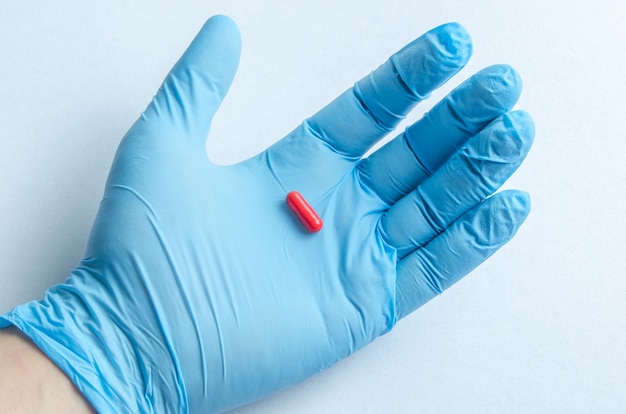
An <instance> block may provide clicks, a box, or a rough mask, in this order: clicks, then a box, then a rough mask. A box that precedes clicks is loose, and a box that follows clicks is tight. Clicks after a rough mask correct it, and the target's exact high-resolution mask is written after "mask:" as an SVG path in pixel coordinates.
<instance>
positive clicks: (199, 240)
mask: <svg viewBox="0 0 626 414" xmlns="http://www.w3.org/2000/svg"><path fill="white" fill-rule="evenodd" d="M239 48H240V40H239V34H238V31H237V30H236V27H235V25H234V24H233V23H232V21H230V20H229V19H228V18H226V17H223V16H217V17H215V18H212V19H211V20H209V22H207V24H206V25H205V27H204V28H203V30H202V31H201V32H200V34H199V35H198V36H197V38H196V39H195V40H194V42H193V43H192V44H191V46H190V47H189V49H188V50H187V52H186V53H185V55H184V56H183V57H182V58H181V60H180V61H179V62H178V63H177V64H176V66H175V67H174V68H173V69H172V72H171V73H170V74H169V75H168V77H167V78H166V80H165V81H164V83H163V86H162V87H161V89H160V90H159V92H158V93H157V95H156V96H155V97H154V99H153V101H152V103H151V104H150V105H149V107H148V108H147V109H146V111H145V112H144V113H143V114H142V115H141V117H140V118H139V120H138V121H137V122H136V123H135V124H134V125H133V127H132V128H131V129H130V131H129V132H128V133H127V135H126V136H125V137H124V139H123V140H122V142H121V144H120V147H119V150H118V152H117V154H116V157H115V160H114V162H113V166H112V168H111V173H110V175H109V179H108V181H107V184H106V188H105V193H104V197H103V199H102V203H101V205H100V209H99V211H98V214H97V217H96V220H95V223H94V226H93V229H92V233H91V236H90V240H89V244H88V247H87V251H86V254H85V258H84V259H83V260H82V261H81V263H80V264H79V265H78V266H77V267H76V269H75V270H74V271H73V272H72V274H71V276H70V277H69V278H68V279H67V281H66V283H64V284H61V285H58V286H54V287H52V288H50V289H49V290H48V291H47V293H46V295H45V297H44V298H43V300H41V301H38V302H31V303H27V304H24V305H21V306H18V307H16V308H15V309H13V310H12V311H11V312H9V313H8V314H6V315H4V316H2V317H0V327H5V326H8V325H10V324H14V325H16V326H17V327H18V328H19V329H21V330H22V331H23V332H25V334H26V335H28V336H29V337H30V338H31V339H32V340H33V341H34V342H35V343H36V344H37V345H38V346H39V347H40V348H41V349H42V350H43V351H44V352H45V353H46V354H47V355H48V356H49V357H50V358H51V359H52V360H53V361H54V362H55V363H56V364H57V365H59V366H60V367H61V368H62V369H63V370H64V371H65V372H66V373H67V375H68V376H69V377H70V378H71V379H72V381H73V382H74V383H75V384H76V385H77V387H78V388H79V389H80V390H81V392H82V393H83V394H84V395H85V396H86V397H87V398H88V399H89V401H90V402H91V403H92V404H93V406H94V407H95V408H96V409H97V410H98V411H99V412H101V413H121V412H135V413H148V412H162V413H174V412H183V413H184V412H192V413H205V412H221V411H224V410H227V409H230V408H234V407H236V406H239V405H242V404H245V403H248V402H251V401H254V400H257V399H259V398H263V397H265V396H267V395H269V394H271V393H273V392H276V391H278V390H281V389H283V388H285V387H288V386H290V385H292V384H295V383H297V382H299V381H302V380H303V379H305V378H307V377H309V376H311V375H313V374H315V373H316V372H319V371H320V370H323V369H325V368H327V367H329V366H331V365H333V364H334V363H335V362H337V361H339V360H340V359H342V358H344V357H346V356H348V355H350V354H351V353H353V352H354V351H355V350H357V349H359V348H361V347H363V346H364V345H366V344H368V343H369V342H371V341H372V340H374V339H375V338H376V337H378V336H379V335H381V334H383V333H385V332H387V331H389V330H390V329H391V328H392V327H393V326H394V324H395V323H396V322H397V320H398V319H399V318H400V317H402V316H404V315H406V314H408V313H409V312H410V311H411V310H413V309H415V308H417V307H419V306H420V305H422V304H423V303H425V302H426V301H427V300H429V299H430V298H432V297H433V296H434V295H436V294H438V293H440V292H442V291H443V290H444V289H446V288H447V287H449V286H450V285H451V284H452V283H454V282H455V281H456V280H458V279H459V278H461V277H462V276H463V275H465V274H467V273H468V272H469V271H471V270H472V269H473V268H474V267H475V266H477V265H478V264H480V263H481V262H482V261H483V260H485V259H486V258H487V257H489V256H490V255H491V254H493V252H494V251H495V250H496V249H497V248H498V247H500V246H501V245H502V244H503V243H505V242H506V241H508V240H509V239H510V238H511V237H512V236H513V235H514V234H515V232H516V230H517V228H518V227H519V226H520V225H521V223H522V222H523V220H524V218H525V217H526V215H527V214H528V211H529V199H528V197H527V195H525V194H524V193H521V192H517V191H512V192H503V193H500V194H499V195H496V196H494V197H492V198H489V199H488V200H487V201H483V200H484V199H485V198H486V197H488V196H489V195H490V194H491V192H493V191H495V189H496V188H498V187H499V185H501V184H502V183H503V182H504V181H505V180H506V178H507V177H508V176H509V175H510V174H511V173H512V172H513V171H514V170H515V169H516V168H517V166H518V165H519V163H520V162H521V159H522V158H523V157H524V155H525V153H526V152H527V151H528V148H529V147H530V142H531V141H532V136H533V134H534V132H533V127H532V120H531V119H530V117H529V116H528V115H527V114H525V113H522V112H517V113H508V111H509V110H510V109H511V107H512V106H513V105H514V103H515V101H516V99H517V96H518V95H519V91H520V84H519V82H518V77H517V75H515V74H514V72H513V71H512V69H510V68H508V67H506V66H496V67H492V68H489V69H487V72H481V73H479V74H478V75H477V76H475V77H472V78H470V79H469V80H468V81H467V82H466V83H465V84H464V85H463V86H461V87H460V88H458V89H457V90H455V91H454V92H452V93H451V94H450V96H449V97H448V98H446V99H445V100H444V101H443V103H441V104H439V105H438V106H436V107H435V108H434V109H433V111H431V113H430V114H429V115H427V116H426V117H425V118H424V119H425V120H423V121H420V122H418V123H417V124H415V126H412V127H409V129H408V130H407V132H406V133H405V134H401V135H400V136H399V137H398V138H396V139H395V140H393V141H391V143H390V144H389V145H387V146H385V147H384V148H383V149H382V150H380V151H378V152H376V153H375V154H374V155H372V156H371V157H369V158H367V159H361V157H362V156H363V154H364V152H365V151H366V150H367V149H368V148H369V147H370V146H371V145H372V144H373V143H375V142H376V141H377V140H378V139H380V138H381V137H383V136H384V135H385V134H386V133H387V132H388V131H389V130H391V129H392V128H393V127H394V126H395V125H397V123H398V122H399V121H400V120H401V119H402V117H404V115H405V114H406V113H408V111H409V110H410V109H411V108H412V107H413V106H414V105H415V104H416V103H417V102H418V101H419V100H421V99H423V98H424V97H426V96H428V94H429V93H430V91H431V90H432V89H434V88H436V87H437V86H439V85H441V84H442V83H443V82H445V81H446V80H447V79H449V78H450V77H451V76H452V75H454V74H455V73H456V72H457V71H458V70H459V69H460V68H461V67H462V66H463V65H464V64H465V62H466V61H467V59H468V58H469V55H470V53H471V41H470V39H469V36H468V34H467V33H466V32H465V30H464V29H463V28H462V27H461V26H459V25H458V24H448V25H444V26H441V27H438V28H436V29H433V30H432V31H431V32H429V33H427V34H426V35H425V36H423V37H421V38H419V39H417V40H416V41H414V42H413V43H411V44H410V45H409V46H407V47H405V48H404V49H402V50H401V51H400V52H399V53H398V54H397V55H395V56H394V57H392V58H391V60H390V61H389V62H387V63H385V64H383V65H382V66H381V67H380V68H379V69H378V70H377V71H375V72H374V73H372V74H371V75H369V76H367V77H365V78H364V79H363V80H361V81H359V82H357V84H356V85H355V87H354V88H351V89H349V90H348V91H346V92H345V93H343V94H341V95H340V96H339V97H338V98H337V99H336V100H335V101H333V102H331V103H330V104H329V105H328V106H327V107H326V108H324V109H322V110H321V111H320V112H318V113H317V114H315V115H314V116H313V117H311V118H310V119H307V120H305V121H304V122H303V123H302V124H301V125H300V126H299V127H298V128H296V129H295V130H294V131H293V132H292V133H290V134H289V135H288V136H287V137H285V138H284V139H282V140H280V141H278V142H277V143H276V144H275V145H273V146H272V147H270V148H269V149H268V150H266V151H264V152H263V153H261V154H259V155H258V156H256V157H253V158H251V159H249V160H247V161H245V162H242V163H240V164H237V165H232V166H226V167H224V166H217V165H213V164H211V163H210V162H209V161H208V159H207V157H206V153H205V149H204V148H205V147H204V140H205V138H206V136H207V132H208V131H209V128H210V121H211V117H212V115H213V114H214V112H215V111H216V110H217V108H218V106H219V104H220V102H221V100H222V98H223V96H224V95H225V93H226V91H227V89H228V87H229V85H230V83H231V81H232V78H233V76H234V73H235V69H236V67H237V63H238V58H239ZM494 80H497V81H494ZM490 102H496V103H498V104H490ZM457 148H461V149H462V150H461V151H458V152H457ZM455 154H456V155H455ZM448 159H449V161H446V160H448ZM441 165H443V167H441V168H440V166H441ZM436 170H437V171H436ZM431 173H434V175H432V177H430V178H428V177H429V175H430V174H431ZM293 188H297V189H298V190H299V191H301V192H302V193H303V194H306V195H307V200H308V201H309V203H310V204H311V205H312V207H313V208H314V209H315V210H316V211H317V212H318V213H320V215H322V216H323V217H324V220H325V226H324V230H323V231H321V232H320V233H317V234H315V235H313V237H311V236H312V235H311V234H308V233H307V232H305V231H303V229H302V228H301V226H300V223H298V222H297V220H296V219H295V217H293V215H292V214H291V212H290V211H289V210H288V207H287V206H286V204H285V201H284V200H285V196H286V194H287V192H288V191H289V190H290V189H293ZM251 207H253V208H251Z"/></svg>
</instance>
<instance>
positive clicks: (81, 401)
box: [0, 327, 95, 414]
mask: <svg viewBox="0 0 626 414" xmlns="http://www.w3.org/2000/svg"><path fill="white" fill-rule="evenodd" d="M0 401H2V405H3V410H4V409H6V410H7V411H6V412H7V413H13V412H16V413H17V412H19V413H37V412H46V413H51V414H52V413H67V412H72V413H76V414H79V413H93V412H95V411H94V410H93V409H92V408H91V406H90V404H89V403H88V402H87V400H86V399H85V398H84V397H83V395H82V394H81V393H80V392H79V391H78V389H77V388H76V387H75V386H74V384H73V383H72V382H71V381H70V379H69V378H68V377H67V376H66V375H65V373H64V372H63V371H62V370H61V369H60V368H59V367H57V366H56V365H55V364H54V363H53V362H52V361H51V360H50V359H49V358H48V357H47V356H46V355H45V354H44V353H43V352H41V350H39V348H37V347H36V346H35V345H34V344H33V342H32V341H31V340H30V339H28V337H26V336H25V335H24V334H22V333H21V332H20V331H19V330H18V329H17V328H15V327H9V328H6V329H2V330H0ZM2 412H3V413H4V412H5V411H2Z"/></svg>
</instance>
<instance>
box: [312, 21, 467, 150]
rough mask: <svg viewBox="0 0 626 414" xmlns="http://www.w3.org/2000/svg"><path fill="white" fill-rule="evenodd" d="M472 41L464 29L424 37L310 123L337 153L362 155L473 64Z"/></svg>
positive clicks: (450, 26) (433, 32)
mask: <svg viewBox="0 0 626 414" xmlns="http://www.w3.org/2000/svg"><path fill="white" fill-rule="evenodd" d="M471 51H472V44H471V39H470V37H469V34H468V33H467V31H466V30H465V29H464V28H463V27H462V26H461V25H459V24H456V23H448V24H445V25H442V26H439V27H437V28H435V29H432V30H431V31H429V32H427V33H425V34H424V35H422V36H421V37H419V38H418V39H416V40H414V41H413V42H411V43H410V44H408V45H407V46H405V47H404V48H403V49H401V50H400V51H398V52H397V53H396V54H394V55H393V56H392V57H391V58H390V59H389V60H388V61H387V62H385V63H384V64H383V65H381V66H380V67H379V68H378V69H376V70H375V71H374V72H372V73H371V74H370V75H369V76H366V77H365V78H363V79H361V80H360V81H358V82H357V83H356V84H355V85H354V87H353V88H352V89H350V90H348V91H347V92H345V93H344V94H342V95H340V96H339V97H338V98H337V99H336V100H335V101H333V102H332V103H331V104H330V105H328V106H327V107H325V108H324V109H322V110H321V111H320V112H318V113H317V114H315V115H314V116H313V117H312V118H310V119H309V120H308V121H307V124H308V126H309V128H311V130H312V131H313V132H314V134H315V135H317V136H318V137H319V138H320V139H322V140H324V141H325V142H327V143H328V144H329V145H330V146H331V147H332V148H333V149H334V150H335V151H337V152H339V153H341V154H345V155H349V156H361V155H362V154H363V153H365V151H367V149H368V148H369V147H370V146H371V145H372V144H374V143H375V142H376V141H378V140H379V139H380V138H382V137H383V136H384V135H385V134H386V133H388V132H389V131H391V130H392V129H393V128H395V126H396V125H397V124H398V123H399V122H400V121H401V120H402V119H404V117H405V116H406V114H407V113H408V112H409V111H410V110H411V109H412V108H413V107H414V106H415V104H416V103H417V102H419V101H421V100H423V99H425V98H427V97H428V96H429V95H430V93H431V91H433V90H434V89H436V88H437V87H439V86H440V85H442V84H443V83H444V82H445V81H447V80H448V79H449V78H450V77H452V76H453V75H454V74H455V73H457V72H458V71H459V70H460V69H461V68H462V67H463V66H465V64H466V63H467V60H468V59H469V57H470V55H471Z"/></svg>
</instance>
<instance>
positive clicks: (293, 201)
mask: <svg viewBox="0 0 626 414" xmlns="http://www.w3.org/2000/svg"><path fill="white" fill-rule="evenodd" d="M286 200H287V205H288V206H289V208H290V209H291V211H293V212H294V213H295V215H296V217H298V220H300V222H301V223H302V224H303V225H304V227H305V228H306V229H307V230H308V231H310V232H311V233H315V232H318V231H320V230H321V229H322V226H323V224H324V223H322V219H321V218H320V216H319V215H318V214H317V213H316V212H315V210H313V207H311V205H310V204H309V203H307V202H306V200H305V199H304V197H302V194H300V193H299V192H297V191H292V192H290V193H289V194H287V199H286Z"/></svg>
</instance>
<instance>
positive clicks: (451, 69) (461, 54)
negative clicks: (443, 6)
mask: <svg viewBox="0 0 626 414" xmlns="http://www.w3.org/2000/svg"><path fill="white" fill-rule="evenodd" d="M471 54H472V40H471V37H470V35H469V33H468V32H467V30H465V28H464V27H463V26H461V25H460V24H458V23H446V24H443V25H441V26H438V27H436V28H434V29H432V30H430V31H429V32H427V33H425V34H424V35H422V36H420V37H419V38H417V39H416V40H414V41H413V42H411V43H409V44H408V45H407V46H405V47H404V48H403V49H401V50H400V51H399V52H398V53H396V54H395V55H394V56H393V57H392V61H393V62H394V65H395V67H396V70H397V72H398V74H399V75H400V78H401V79H402V80H403V82H404V83H405V84H406V86H407V87H408V88H409V90H410V91H411V92H412V93H413V94H414V95H415V96H416V97H418V98H420V99H424V98H426V97H428V95H429V94H430V92H432V91H433V90H434V89H436V88H437V87H439V86H441V85H442V84H443V83H444V82H446V81H447V80H448V79H450V77H452V76H453V75H454V74H455V73H457V72H458V71H459V70H460V69H461V68H463V67H464V66H465V64H466V63H467V61H468V60H469V58H470V56H471Z"/></svg>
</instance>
